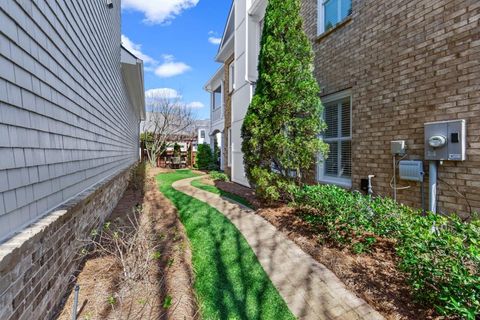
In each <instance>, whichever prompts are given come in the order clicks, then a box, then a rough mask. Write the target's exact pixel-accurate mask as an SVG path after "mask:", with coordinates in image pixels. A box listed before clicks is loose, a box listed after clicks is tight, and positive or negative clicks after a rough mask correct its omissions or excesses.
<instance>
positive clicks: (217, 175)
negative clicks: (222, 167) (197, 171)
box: [210, 171, 230, 181]
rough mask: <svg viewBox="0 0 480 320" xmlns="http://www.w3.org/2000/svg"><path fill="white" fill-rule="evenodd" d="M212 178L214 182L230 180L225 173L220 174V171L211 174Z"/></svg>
mask: <svg viewBox="0 0 480 320" xmlns="http://www.w3.org/2000/svg"><path fill="white" fill-rule="evenodd" d="M210 178H212V179H213V180H214V181H229V180H230V179H229V178H228V176H227V175H226V174H225V173H223V172H218V171H212V172H210Z"/></svg>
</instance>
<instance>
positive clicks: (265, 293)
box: [157, 170, 295, 319]
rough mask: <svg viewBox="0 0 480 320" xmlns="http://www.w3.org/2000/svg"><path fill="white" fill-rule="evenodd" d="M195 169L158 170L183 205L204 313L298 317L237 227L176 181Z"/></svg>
mask: <svg viewBox="0 0 480 320" xmlns="http://www.w3.org/2000/svg"><path fill="white" fill-rule="evenodd" d="M195 176H196V175H195V174H193V173H192V172H191V171H189V170H179V171H176V172H175V173H165V174H160V175H158V176H157V182H158V184H159V188H160V191H161V192H162V193H163V194H164V195H165V196H166V197H167V198H169V199H170V200H171V201H172V202H173V203H174V205H175V206H176V207H177V209H178V212H179V215H180V219H181V221H182V223H183V225H184V226H185V229H186V231H187V235H188V237H189V239H190V244H191V247H192V262H193V268H194V270H195V276H196V279H195V284H194V288H195V291H196V294H197V296H198V300H199V304H200V309H201V313H202V318H203V319H295V317H294V316H293V315H292V313H291V312H290V310H289V309H288V307H287V305H286V304H285V302H284V301H283V299H282V297H281V296H280V294H279V293H278V291H277V290H276V288H275V287H274V286H273V284H272V282H271V281H270V279H269V277H268V275H267V274H266V273H265V271H264V270H263V268H262V266H261V265H260V263H259V262H258V260H257V257H256V256H255V254H254V252H253V251H252V249H251V248H250V246H249V245H248V243H247V241H246V240H245V238H244V237H243V236H242V234H241V233H240V232H239V231H238V230H237V228H236V227H235V226H234V225H233V224H232V223H231V222H230V221H229V220H228V219H227V218H226V217H225V216H224V215H223V214H222V213H221V212H219V211H217V210H216V209H214V208H212V207H210V206H209V205H208V204H206V203H204V202H201V201H199V200H197V199H195V198H192V197H190V196H188V195H186V194H184V193H182V192H179V191H177V190H175V189H174V188H173V187H172V184H173V183H174V182H175V181H177V180H181V179H186V178H191V177H195Z"/></svg>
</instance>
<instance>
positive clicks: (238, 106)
mask: <svg viewBox="0 0 480 320" xmlns="http://www.w3.org/2000/svg"><path fill="white" fill-rule="evenodd" d="M266 4H267V1H266V0H255V1H250V0H237V1H235V24H236V25H235V91H234V93H233V95H232V147H233V148H232V154H233V155H232V158H233V159H232V160H233V161H232V180H233V181H234V182H237V183H240V184H243V185H245V186H249V183H248V180H247V178H246V176H245V168H244V164H243V153H242V139H241V128H242V124H243V120H244V118H245V115H246V113H247V110H248V106H249V105H250V101H251V99H252V96H253V91H252V82H255V81H256V80H257V71H256V70H257V65H258V58H257V56H256V55H257V53H258V42H259V35H258V32H259V26H260V24H259V21H261V20H262V19H263V17H264V15H265V8H266ZM252 10H253V11H255V12H251V11H252Z"/></svg>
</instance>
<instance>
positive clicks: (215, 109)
mask: <svg viewBox="0 0 480 320" xmlns="http://www.w3.org/2000/svg"><path fill="white" fill-rule="evenodd" d="M223 77H224V67H223V66H222V67H220V68H219V69H218V70H217V72H216V73H215V75H214V76H213V77H212V79H210V80H209V82H208V83H207V84H206V85H205V90H207V91H208V92H209V93H210V96H211V98H210V101H211V103H210V132H209V133H208V135H209V136H210V137H209V139H210V146H211V147H212V150H213V148H214V146H215V143H216V144H217V146H218V147H219V148H220V169H221V170H223V169H224V161H225V153H224V151H223V148H222V145H223V137H224V135H225V103H224V96H225V82H224V79H223Z"/></svg>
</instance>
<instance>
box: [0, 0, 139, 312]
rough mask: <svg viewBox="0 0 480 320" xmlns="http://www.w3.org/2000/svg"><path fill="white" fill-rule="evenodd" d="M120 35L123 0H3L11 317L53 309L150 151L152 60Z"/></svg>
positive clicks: (4, 181)
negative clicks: (145, 138) (142, 145)
mask: <svg viewBox="0 0 480 320" xmlns="http://www.w3.org/2000/svg"><path fill="white" fill-rule="evenodd" d="M120 39H121V8H120V1H117V0H114V1H113V3H112V5H108V4H107V1H66V0H58V1H43V0H41V1H13V0H8V1H0V270H2V271H1V276H0V279H1V283H2V285H1V286H0V287H1V288H0V318H1V319H20V318H21V319H48V318H50V317H51V316H52V315H53V313H54V311H55V310H54V309H55V307H56V306H57V305H58V303H59V302H60V300H61V299H62V296H63V293H64V292H65V291H66V289H67V286H68V285H69V283H70V280H71V277H72V275H73V272H74V270H77V268H78V264H79V263H80V260H79V259H77V256H76V254H77V253H78V250H79V248H80V247H81V245H82V243H80V242H79V239H86V238H88V236H89V234H90V231H91V230H92V228H94V227H97V226H98V225H99V224H100V223H101V222H102V221H103V220H104V219H105V218H106V217H107V216H108V215H109V214H110V212H111V211H112V210H113V208H114V207H115V206H116V203H117V202H118V200H119V199H120V198H121V196H122V194H123V191H124V190H125V188H126V187H127V185H128V180H129V176H130V174H129V170H128V169H130V168H131V167H132V166H133V165H134V164H135V163H136V162H137V161H138V160H139V124H140V121H141V120H142V119H143V118H144V116H145V98H144V85H143V62H142V61H141V60H140V59H138V58H137V57H135V56H134V55H132V54H131V53H130V52H128V51H127V50H126V49H125V48H123V47H122V45H121V40H120ZM5 284H7V286H5ZM10 284H11V286H10V287H9V286H8V285H10Z"/></svg>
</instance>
